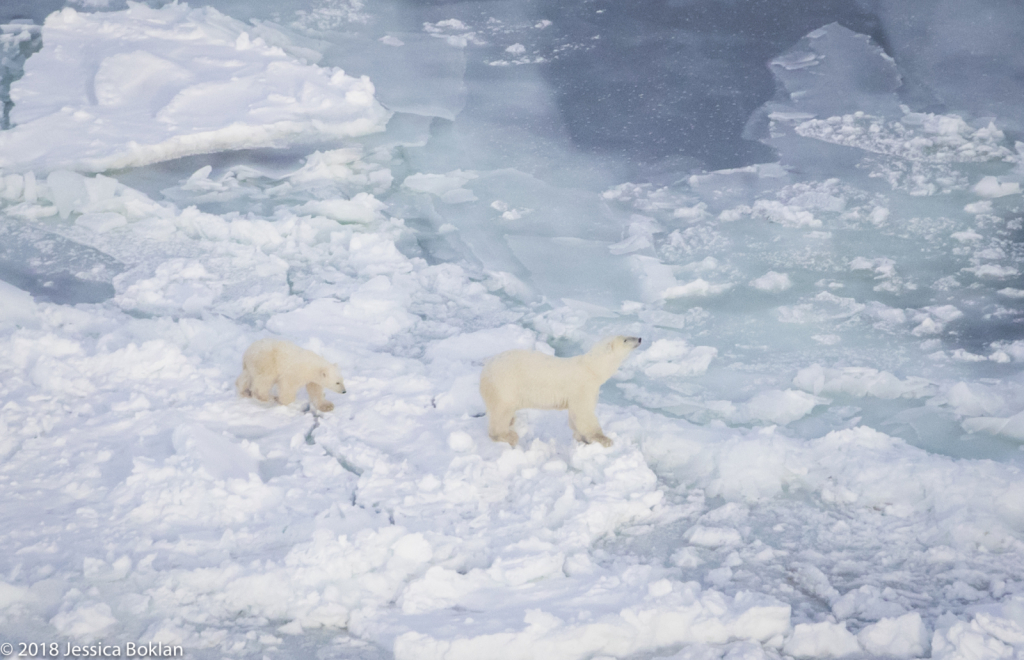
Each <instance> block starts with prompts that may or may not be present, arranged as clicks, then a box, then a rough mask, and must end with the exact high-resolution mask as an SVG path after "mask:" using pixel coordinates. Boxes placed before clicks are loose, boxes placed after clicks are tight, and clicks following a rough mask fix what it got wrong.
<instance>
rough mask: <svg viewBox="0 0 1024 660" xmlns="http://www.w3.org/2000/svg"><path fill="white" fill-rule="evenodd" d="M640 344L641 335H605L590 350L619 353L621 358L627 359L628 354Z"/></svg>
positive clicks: (593, 351) (610, 353)
mask: <svg viewBox="0 0 1024 660" xmlns="http://www.w3.org/2000/svg"><path fill="white" fill-rule="evenodd" d="M639 345H640V338H639V337H625V336H623V335H616V336H614V337H605V338H604V339H602V340H601V341H599V342H597V343H596V344H594V347H593V348H592V349H590V352H591V353H604V354H608V355H619V356H622V357H621V358H620V360H624V359H626V356H627V355H629V354H630V353H631V352H633V349H634V348H636V347H637V346H639Z"/></svg>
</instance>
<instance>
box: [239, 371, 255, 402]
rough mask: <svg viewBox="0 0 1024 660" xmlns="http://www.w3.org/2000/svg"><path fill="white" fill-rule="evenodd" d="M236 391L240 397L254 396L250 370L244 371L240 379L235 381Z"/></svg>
mask: <svg viewBox="0 0 1024 660" xmlns="http://www.w3.org/2000/svg"><path fill="white" fill-rule="evenodd" d="M235 389H236V390H238V395H239V396H252V376H251V375H250V374H249V370H248V369H242V373H241V374H239V376H238V379H237V380H236V381H235Z"/></svg>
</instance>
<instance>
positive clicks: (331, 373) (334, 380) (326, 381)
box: [320, 364, 345, 394]
mask: <svg viewBox="0 0 1024 660" xmlns="http://www.w3.org/2000/svg"><path fill="white" fill-rule="evenodd" d="M320 378H321V379H322V380H321V381H320V384H321V385H322V386H324V387H326V388H327V389H329V390H334V391H335V392H337V393H338V394H344V393H345V381H343V380H342V379H341V371H339V370H338V365H336V364H328V365H327V366H326V367H324V368H323V369H321V370H320Z"/></svg>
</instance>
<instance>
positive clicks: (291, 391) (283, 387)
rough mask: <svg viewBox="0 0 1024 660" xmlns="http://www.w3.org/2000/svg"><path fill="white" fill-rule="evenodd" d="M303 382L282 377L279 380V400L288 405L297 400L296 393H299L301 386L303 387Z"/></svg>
mask: <svg viewBox="0 0 1024 660" xmlns="http://www.w3.org/2000/svg"><path fill="white" fill-rule="evenodd" d="M302 385H303V383H300V382H298V381H296V380H291V379H288V378H281V379H279V380H278V381H277V401H278V402H279V403H281V404H282V405H285V406H287V405H288V404H290V403H292V402H293V401H295V395H296V394H298V392H299V388H300V387H302Z"/></svg>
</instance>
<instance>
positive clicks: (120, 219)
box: [75, 212, 128, 234]
mask: <svg viewBox="0 0 1024 660" xmlns="http://www.w3.org/2000/svg"><path fill="white" fill-rule="evenodd" d="M127 224H128V220H127V219H126V218H125V217H124V216H123V215H121V214H120V213H114V212H109V213H83V214H82V215H80V216H78V218H77V219H75V225H77V226H79V227H85V228H86V229H89V230H91V231H94V232H96V233H97V234H103V233H106V232H108V231H110V230H111V229H117V228H118V227H124V226H125V225H127Z"/></svg>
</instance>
